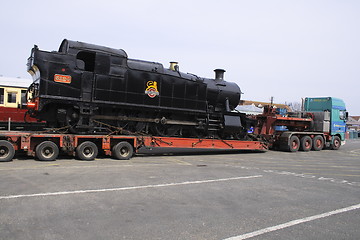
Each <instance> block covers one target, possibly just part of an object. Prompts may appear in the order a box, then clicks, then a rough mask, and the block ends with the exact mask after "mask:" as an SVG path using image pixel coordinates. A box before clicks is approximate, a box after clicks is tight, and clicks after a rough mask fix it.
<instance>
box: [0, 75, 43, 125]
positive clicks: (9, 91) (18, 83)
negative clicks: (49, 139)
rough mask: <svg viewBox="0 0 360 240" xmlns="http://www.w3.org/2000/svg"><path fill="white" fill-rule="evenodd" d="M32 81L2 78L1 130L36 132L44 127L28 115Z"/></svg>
mask: <svg viewBox="0 0 360 240" xmlns="http://www.w3.org/2000/svg"><path fill="white" fill-rule="evenodd" d="M30 84H31V80H30V79H23V78H9V77H0V130H4V129H7V130H8V129H11V130H24V129H25V130H35V129H39V127H41V126H42V127H43V126H44V124H43V123H42V124H40V123H39V122H38V121H37V119H34V118H31V117H30V116H29V115H28V114H26V113H27V109H26V104H27V100H28V96H27V89H28V87H29V85H30Z"/></svg>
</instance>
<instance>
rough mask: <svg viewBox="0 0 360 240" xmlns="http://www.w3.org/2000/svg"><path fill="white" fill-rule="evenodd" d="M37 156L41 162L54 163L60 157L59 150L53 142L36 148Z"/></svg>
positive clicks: (45, 142) (41, 144)
mask: <svg viewBox="0 0 360 240" xmlns="http://www.w3.org/2000/svg"><path fill="white" fill-rule="evenodd" d="M35 155H36V157H37V158H38V159H39V160H40V161H54V160H55V159H56V158H57V157H58V155H59V148H58V146H57V145H56V144H55V143H53V142H51V141H44V142H42V143H40V144H39V145H37V146H36V149H35Z"/></svg>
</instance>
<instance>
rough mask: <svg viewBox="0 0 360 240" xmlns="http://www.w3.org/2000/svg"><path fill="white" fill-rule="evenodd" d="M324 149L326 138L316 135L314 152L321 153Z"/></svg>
mask: <svg viewBox="0 0 360 240" xmlns="http://www.w3.org/2000/svg"><path fill="white" fill-rule="evenodd" d="M323 148H324V138H323V137H322V136H321V135H316V136H315V137H314V139H313V146H312V150H314V151H320V150H322V149H323Z"/></svg>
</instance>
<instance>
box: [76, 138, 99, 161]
mask: <svg viewBox="0 0 360 240" xmlns="http://www.w3.org/2000/svg"><path fill="white" fill-rule="evenodd" d="M98 153H99V150H98V147H97V146H96V144H95V143H93V142H90V141H86V142H83V143H81V144H80V145H79V146H77V148H76V155H77V157H78V158H80V159H81V160H86V161H92V160H94V159H95V158H96V157H97V155H98Z"/></svg>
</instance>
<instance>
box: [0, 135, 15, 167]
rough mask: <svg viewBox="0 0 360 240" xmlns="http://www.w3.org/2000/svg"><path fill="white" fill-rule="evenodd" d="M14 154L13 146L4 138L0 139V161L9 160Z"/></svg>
mask: <svg viewBox="0 0 360 240" xmlns="http://www.w3.org/2000/svg"><path fill="white" fill-rule="evenodd" d="M14 155H15V149H14V146H13V145H12V144H11V143H9V142H8V141H6V140H0V162H10V161H11V160H12V159H13V157H14Z"/></svg>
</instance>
